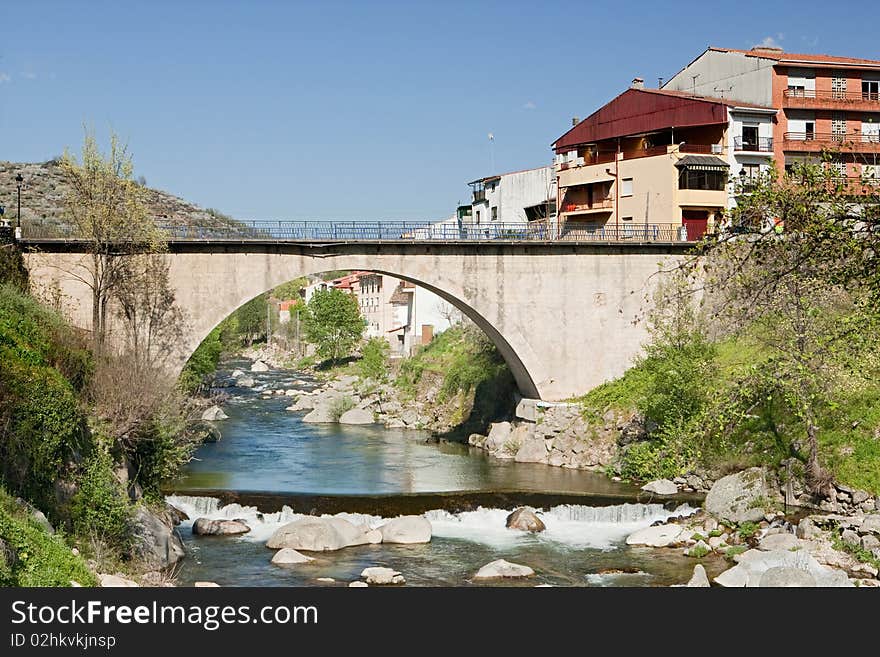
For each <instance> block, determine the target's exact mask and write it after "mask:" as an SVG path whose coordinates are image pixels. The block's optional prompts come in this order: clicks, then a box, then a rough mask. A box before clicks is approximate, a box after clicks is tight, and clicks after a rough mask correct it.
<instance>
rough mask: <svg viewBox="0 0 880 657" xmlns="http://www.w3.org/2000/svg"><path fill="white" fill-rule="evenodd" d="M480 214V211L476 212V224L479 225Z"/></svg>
mask: <svg viewBox="0 0 880 657" xmlns="http://www.w3.org/2000/svg"><path fill="white" fill-rule="evenodd" d="M480 213H481V210H477V223H478V224H479V223H480Z"/></svg>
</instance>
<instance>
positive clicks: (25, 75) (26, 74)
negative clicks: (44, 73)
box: [21, 71, 37, 80]
mask: <svg viewBox="0 0 880 657" xmlns="http://www.w3.org/2000/svg"><path fill="white" fill-rule="evenodd" d="M21 77H23V78H24V79H25V80H36V79H37V74H36V73H32V72H31V71H24V72H23V73H22V74H21Z"/></svg>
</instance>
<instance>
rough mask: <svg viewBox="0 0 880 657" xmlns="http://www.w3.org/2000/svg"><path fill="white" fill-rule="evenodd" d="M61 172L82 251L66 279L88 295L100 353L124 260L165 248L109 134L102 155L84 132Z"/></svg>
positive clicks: (127, 162) (127, 159)
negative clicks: (107, 147) (77, 150)
mask: <svg viewBox="0 0 880 657" xmlns="http://www.w3.org/2000/svg"><path fill="white" fill-rule="evenodd" d="M61 170H62V171H63V173H64V176H65V179H66V181H67V183H68V186H69V187H68V191H67V192H66V194H65V198H64V207H65V213H66V216H67V219H68V220H69V221H70V223H71V224H72V225H73V227H74V228H75V231H76V233H77V236H78V237H79V238H81V239H83V240H84V241H85V245H86V250H87V255H86V256H85V257H84V258H83V259H82V261H81V262H80V264H79V265H78V266H77V267H75V268H74V270H72V271H68V272H67V273H68V274H69V275H71V276H73V277H74V278H76V279H77V280H79V281H81V282H82V283H83V284H84V285H86V286H87V287H88V288H89V289H90V290H91V293H92V334H93V339H94V343H95V348H96V351H100V350H101V347H102V345H103V343H104V336H105V334H106V331H107V315H108V309H109V305H110V301H111V298H112V297H113V295H114V293H115V292H116V291H117V289H118V287H119V286H120V284H121V281H122V280H123V279H125V278H126V272H127V270H126V260H127V258H128V256H130V255H131V254H133V253H155V252H159V251H161V250H163V249H164V247H165V243H164V240H163V235H162V232H161V230H159V228H158V227H157V226H156V224H155V223H154V222H153V220H152V219H151V218H150V217H149V216H148V214H147V210H146V204H145V202H144V188H143V187H141V186H140V185H138V184H137V182H136V181H135V180H134V178H133V170H134V169H133V165H132V161H131V156H130V155H129V153H128V149H127V147H126V146H125V145H124V144H122V143H121V142H120V141H119V138H118V137H117V136H116V135H115V134H113V135H111V137H110V152H109V153H108V154H107V155H105V154H104V153H102V152H101V151H100V149H99V148H98V143H97V141H96V140H95V136H94V134H93V133H91V132H88V131H87V132H86V134H85V138H84V140H83V146H82V154H81V159H80V160H77V159H76V158H75V157H74V156H72V155H71V154H70V153H68V152H65V153H64V156H63V157H62V158H61ZM129 273H130V272H129Z"/></svg>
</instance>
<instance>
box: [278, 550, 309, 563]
mask: <svg viewBox="0 0 880 657" xmlns="http://www.w3.org/2000/svg"><path fill="white" fill-rule="evenodd" d="M309 561H314V559H313V558H312V557H307V556H306V555H304V554H302V553H301V552H297V551H296V550H294V549H293V548H282V549H280V550H278V552H276V553H275V556H273V557H272V563H274V564H275V565H276V566H289V565H292V564H299V563H308V562H309Z"/></svg>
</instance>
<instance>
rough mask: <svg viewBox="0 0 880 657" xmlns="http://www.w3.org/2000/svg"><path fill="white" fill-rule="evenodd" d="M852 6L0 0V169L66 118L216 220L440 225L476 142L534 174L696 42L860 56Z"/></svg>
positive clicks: (480, 153) (59, 137)
mask: <svg viewBox="0 0 880 657" xmlns="http://www.w3.org/2000/svg"><path fill="white" fill-rule="evenodd" d="M867 6H868V5H866V4H864V3H852V4H851V5H850V6H848V3H846V2H843V3H841V2H836V3H828V2H821V3H819V2H809V1H807V2H775V3H768V2H766V0H765V1H763V2H750V1H740V2H736V3H729V2H728V3H723V2H716V3H707V2H705V1H703V2H657V1H656V0H654V1H651V2H643V1H639V0H634V1H632V2H629V3H618V2H611V3H609V2H602V3H600V2H584V1H583V0H581V1H579V2H538V1H532V2H498V3H494V2H435V3H423V2H408V3H379V2H374V3H368V2H358V3H354V2H352V3H340V2H308V3H294V2H280V1H279V2H269V1H266V0H264V1H262V2H260V1H253V2H244V1H243V0H242V1H241V2H225V1H221V0H214V1H212V2H208V1H204V2H186V1H183V0H180V1H178V2H166V1H162V0H150V1H149V2H146V1H144V2H137V3H135V2H98V1H91V2H73V1H66V2H60V1H59V2H48V1H41V0H27V1H25V0H18V1H14V0H3V2H2V5H0V24H2V25H3V37H2V40H0V159H5V160H13V161H42V160H46V159H49V158H51V157H53V156H55V155H58V154H60V153H61V152H62V151H63V150H64V148H65V146H67V147H71V148H73V149H76V148H77V147H78V146H79V144H80V143H81V140H82V126H83V124H84V123H85V124H89V125H91V126H93V127H94V128H95V130H96V131H97V133H98V136H99V138H101V139H106V136H107V134H108V132H109V130H110V129H111V128H112V129H114V130H115V131H116V132H118V133H119V134H120V135H121V136H122V137H123V138H124V139H125V140H127V141H128V143H129V147H130V149H131V151H132V153H133V155H134V160H135V167H136V169H137V173H138V174H141V175H144V176H145V177H146V178H147V182H148V184H149V185H150V186H153V187H158V188H161V189H165V190H168V191H170V192H173V193H175V194H178V195H180V196H183V197H185V198H186V199H188V200H191V201H194V202H196V203H198V204H200V205H203V206H207V207H216V208H218V209H221V210H223V211H225V212H228V213H230V214H232V215H234V216H236V217H238V218H252V219H311V218H314V219H334V218H336V219H423V218H430V219H433V218H440V217H444V216H448V215H449V214H450V213H451V212H452V211H453V210H454V208H455V205H456V203H457V202H458V201H459V200H461V201H464V200H465V199H466V198H467V196H468V188H467V186H466V183H467V181H468V180H472V179H474V178H478V177H481V176H484V175H488V174H489V173H491V172H490V171H489V169H490V152H489V148H490V144H489V140H488V137H487V135H488V133H489V132H492V133H493V134H494V135H495V142H494V151H495V152H494V160H495V165H496V166H495V169H496V170H497V171H498V172H500V171H506V170H515V169H521V168H530V167H534V166H540V165H543V164H546V163H548V162H549V160H550V157H551V153H550V150H549V145H550V143H551V142H552V141H553V140H554V139H555V138H556V137H558V136H559V135H560V134H562V133H563V132H564V131H565V130H566V129H567V128H568V126H569V125H570V121H571V117H572V116H580V117H584V116H586V115H588V114H590V113H591V112H592V111H593V110H595V109H596V108H597V107H598V106H600V105H601V104H603V103H604V102H606V101H607V100H609V99H610V98H612V97H614V96H615V95H617V94H618V93H620V92H621V91H623V90H624V89H625V88H626V87H627V86H628V84H629V82H630V80H631V79H632V78H633V77H635V76H641V77H643V78H645V80H646V83H647V84H649V85H650V86H656V84H657V77H658V76H663V77H666V78H668V77H669V76H671V75H673V74H674V73H675V72H676V71H678V70H679V69H680V68H681V67H682V66H684V65H685V64H687V63H688V62H689V61H690V60H691V59H693V58H694V57H696V56H697V55H698V54H699V53H700V52H702V51H703V50H704V49H705V48H706V46H708V45H716V46H726V47H732V48H749V47H751V46H753V45H755V44H758V43H762V42H765V40H769V41H767V42H768V43H772V44H778V45H780V46H781V47H783V48H785V49H786V50H788V51H790V52H822V53H826V54H839V55H851V56H857V57H866V58H872V59H880V39H878V38H877V30H876V20H875V19H874V17H873V16H870V14H871V12H868V13H867V14H866V13H865V8H866V7H867ZM860 16H862V17H864V18H865V19H866V20H865V21H864V22H861V20H860V18H859V17H860Z"/></svg>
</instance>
